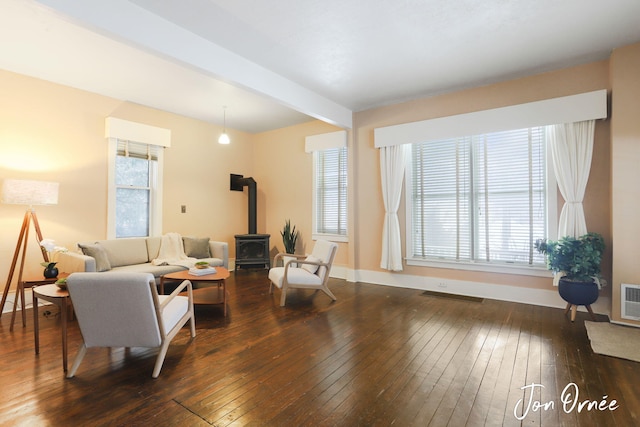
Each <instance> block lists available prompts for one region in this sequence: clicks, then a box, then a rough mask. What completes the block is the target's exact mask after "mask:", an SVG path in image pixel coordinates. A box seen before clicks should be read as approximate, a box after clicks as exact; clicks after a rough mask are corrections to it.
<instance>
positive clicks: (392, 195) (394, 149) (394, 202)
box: [380, 145, 409, 271]
mask: <svg viewBox="0 0 640 427" xmlns="http://www.w3.org/2000/svg"><path fill="white" fill-rule="evenodd" d="M408 147H409V146H408V145H394V146H388V147H381V148H380V175H381V181H382V199H383V202H384V209H385V215H384V225H383V228H382V258H381V260H380V267H381V268H384V269H385V270H390V271H401V270H402V242H401V234H400V222H399V221H398V208H399V207H400V198H401V195H402V181H403V179H404V170H405V167H406V162H407V156H408V153H409V150H408Z"/></svg>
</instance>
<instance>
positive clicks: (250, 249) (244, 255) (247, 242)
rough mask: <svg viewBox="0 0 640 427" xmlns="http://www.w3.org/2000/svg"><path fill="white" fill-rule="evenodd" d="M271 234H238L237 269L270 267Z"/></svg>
mask: <svg viewBox="0 0 640 427" xmlns="http://www.w3.org/2000/svg"><path fill="white" fill-rule="evenodd" d="M269 237H270V235H269V234H236V236H235V238H236V269H239V268H241V267H246V268H262V267H264V268H270V267H271V261H270V258H269Z"/></svg>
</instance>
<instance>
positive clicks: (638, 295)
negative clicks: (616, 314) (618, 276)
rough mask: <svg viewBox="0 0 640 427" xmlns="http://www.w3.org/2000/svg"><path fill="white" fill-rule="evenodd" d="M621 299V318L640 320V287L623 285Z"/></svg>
mask: <svg viewBox="0 0 640 427" xmlns="http://www.w3.org/2000/svg"><path fill="white" fill-rule="evenodd" d="M620 298H621V301H620V307H621V309H622V315H621V317H622V318H623V319H630V320H640V285H630V284H627V283H623V284H622V285H621V289H620Z"/></svg>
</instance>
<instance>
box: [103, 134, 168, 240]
mask: <svg viewBox="0 0 640 427" xmlns="http://www.w3.org/2000/svg"><path fill="white" fill-rule="evenodd" d="M161 150H162V147H158V146H156V145H151V144H143V143H136V142H130V141H122V140H118V141H117V144H116V158H115V205H116V206H115V234H116V237H117V238H122V237H145V236H149V235H151V229H152V221H153V217H154V216H153V211H152V210H153V207H154V199H155V183H156V180H157V171H158V158H159V155H160V152H161Z"/></svg>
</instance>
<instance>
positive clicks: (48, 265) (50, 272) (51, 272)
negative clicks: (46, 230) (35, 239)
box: [40, 239, 67, 279]
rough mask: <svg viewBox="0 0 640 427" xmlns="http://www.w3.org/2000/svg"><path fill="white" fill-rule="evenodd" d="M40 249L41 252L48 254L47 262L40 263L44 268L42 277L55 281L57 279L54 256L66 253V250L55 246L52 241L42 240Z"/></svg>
mask: <svg viewBox="0 0 640 427" xmlns="http://www.w3.org/2000/svg"><path fill="white" fill-rule="evenodd" d="M40 248H41V249H42V251H43V252H45V251H46V253H47V254H48V257H47V258H49V261H45V262H42V263H40V265H42V266H43V267H44V273H43V274H44V277H46V278H47V279H55V278H56V277H58V268H57V267H56V264H57V263H58V262H57V261H56V255H57V254H58V253H60V252H66V251H67V248H64V247H62V246H56V243H55V241H54V240H53V239H42V240H41V241H40Z"/></svg>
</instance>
